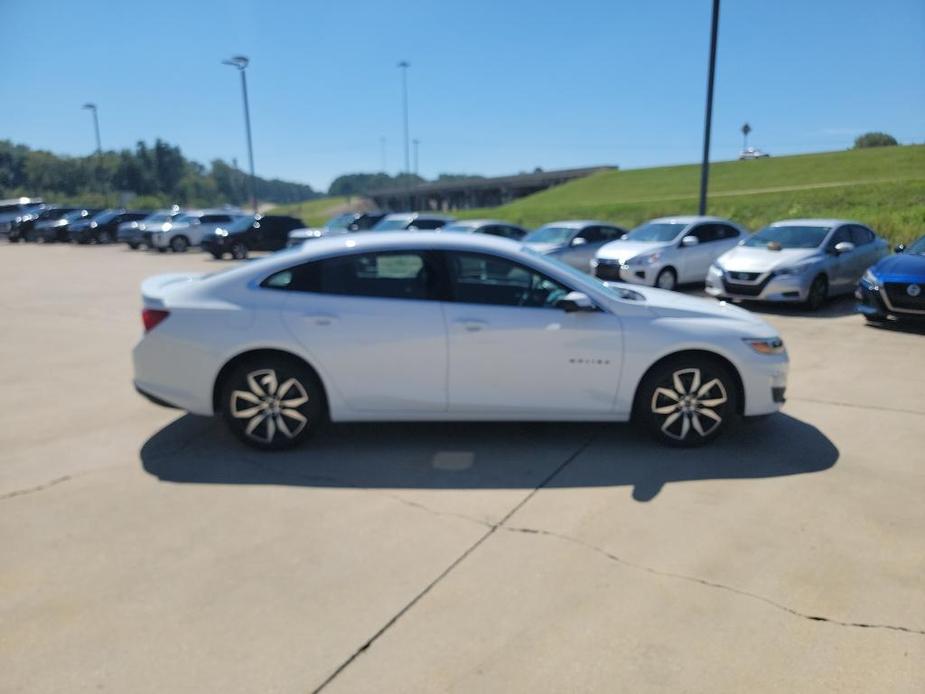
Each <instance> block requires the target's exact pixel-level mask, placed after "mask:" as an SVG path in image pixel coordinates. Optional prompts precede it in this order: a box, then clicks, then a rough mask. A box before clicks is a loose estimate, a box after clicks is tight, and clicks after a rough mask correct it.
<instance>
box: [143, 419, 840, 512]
mask: <svg viewBox="0 0 925 694" xmlns="http://www.w3.org/2000/svg"><path fill="white" fill-rule="evenodd" d="M838 455H839V453H838V449H837V448H836V447H835V446H834V445H833V444H832V442H831V441H829V439H828V438H826V436H825V435H824V434H822V433H821V432H820V431H819V430H818V429H816V428H815V427H813V426H811V425H810V424H807V423H805V422H802V421H800V420H798V419H794V418H793V417H790V416H787V415H785V414H777V415H773V416H770V417H767V418H764V419H762V420H759V421H755V422H743V423H741V424H739V425H738V426H736V427H734V428H732V430H731V431H729V432H727V433H726V434H725V435H724V436H722V437H721V438H720V439H718V440H716V441H715V442H713V443H712V444H709V445H707V446H704V447H702V448H695V449H676V448H667V447H664V446H661V445H659V444H657V443H655V442H654V441H653V440H652V439H650V438H649V437H648V436H647V435H645V434H644V433H643V432H640V431H638V430H637V429H636V428H635V427H632V426H630V425H626V424H609V423H608V424H574V423H561V424H560V423H526V424H521V423H389V424H380V423H375V424H365V423H364V424H336V425H330V426H329V427H327V428H326V429H325V430H324V431H322V432H319V433H318V435H317V436H315V437H314V438H313V439H311V440H310V441H308V442H307V443H306V444H304V445H303V446H301V447H299V448H297V449H295V450H291V451H285V452H279V453H263V452H260V451H255V450H252V449H250V448H247V447H245V446H244V445H243V444H241V443H240V442H238V441H237V439H234V438H233V437H232V436H231V434H230V433H228V432H227V431H226V429H225V427H224V425H223V423H222V422H221V421H219V420H218V419H210V418H205V417H195V416H192V415H184V416H182V417H180V418H179V419H177V420H175V421H173V422H172V423H170V424H169V425H167V426H166V427H164V428H163V429H162V430H160V431H159V432H157V433H156V434H154V435H153V436H152V437H151V438H150V439H149V440H148V441H147V442H146V443H145V444H144V446H143V447H142V449H141V461H142V464H143V466H144V469H145V470H146V471H147V472H148V473H150V474H151V475H153V476H155V477H157V478H158V479H160V480H163V481H167V482H178V483H194V484H196V483H199V484H249V485H259V484H269V485H288V486H305V487H353V488H381V489H517V488H523V489H531V488H534V487H536V486H538V485H540V484H541V483H542V482H543V480H545V479H546V478H547V477H549V475H550V474H552V473H553V472H554V471H555V470H556V468H558V467H559V466H560V465H562V463H563V462H564V461H566V460H570V459H571V460H570V462H569V463H568V464H567V465H566V466H565V467H564V468H563V469H562V470H561V471H559V472H558V473H557V474H556V475H555V476H553V478H552V479H551V480H550V481H549V482H548V484H547V485H546V486H547V488H557V487H559V488H574V487H604V486H630V487H632V488H633V498H634V499H636V500H637V501H650V500H651V499H653V498H655V496H656V495H657V494H658V493H659V491H660V490H661V489H662V487H663V486H664V485H665V484H668V483H673V482H684V481H689V480H707V479H755V478H766V477H780V476H786V475H799V474H806V473H812V472H820V471H822V470H826V469H828V468H830V467H832V466H833V465H834V464H835V463H836V461H837V460H838Z"/></svg>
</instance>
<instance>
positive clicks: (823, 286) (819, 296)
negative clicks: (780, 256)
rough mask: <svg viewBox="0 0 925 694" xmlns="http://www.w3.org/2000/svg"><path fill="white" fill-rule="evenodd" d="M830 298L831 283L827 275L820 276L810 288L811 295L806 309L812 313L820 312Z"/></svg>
mask: <svg viewBox="0 0 925 694" xmlns="http://www.w3.org/2000/svg"><path fill="white" fill-rule="evenodd" d="M828 296H829V281H828V280H827V279H826V277H825V275H819V276H818V277H817V278H816V279H814V280H813V283H812V284H811V285H810V286H809V294H808V295H807V297H806V308H808V309H809V310H810V311H818V310H819V309H820V308H822V305H823V304H824V303H825V300H826V299H827V298H828Z"/></svg>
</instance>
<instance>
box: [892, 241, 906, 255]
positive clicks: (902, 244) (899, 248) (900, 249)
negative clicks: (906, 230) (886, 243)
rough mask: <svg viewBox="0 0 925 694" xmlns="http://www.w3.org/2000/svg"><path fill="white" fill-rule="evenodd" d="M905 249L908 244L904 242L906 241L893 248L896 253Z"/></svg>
mask: <svg viewBox="0 0 925 694" xmlns="http://www.w3.org/2000/svg"><path fill="white" fill-rule="evenodd" d="M904 250H906V244H904V243H900V244H897V245H896V246H895V247H894V248H893V252H894V253H902V252H903V251H904Z"/></svg>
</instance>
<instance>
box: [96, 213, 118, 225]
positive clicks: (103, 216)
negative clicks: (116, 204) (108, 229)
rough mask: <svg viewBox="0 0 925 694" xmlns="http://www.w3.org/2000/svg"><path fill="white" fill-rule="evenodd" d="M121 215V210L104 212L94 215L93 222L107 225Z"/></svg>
mask: <svg viewBox="0 0 925 694" xmlns="http://www.w3.org/2000/svg"><path fill="white" fill-rule="evenodd" d="M120 214H122V213H121V212H120V211H119V210H103V211H102V212H99V213H97V214H95V215H93V221H94V222H96V223H97V224H105V223H106V222H108V221H111V220H112V219H114V218H115V217H116V216H118V215H120Z"/></svg>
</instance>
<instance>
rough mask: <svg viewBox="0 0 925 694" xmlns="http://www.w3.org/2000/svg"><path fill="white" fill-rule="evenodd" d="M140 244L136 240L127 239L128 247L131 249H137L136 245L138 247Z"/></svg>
mask: <svg viewBox="0 0 925 694" xmlns="http://www.w3.org/2000/svg"><path fill="white" fill-rule="evenodd" d="M140 245H141V244H140V243H138V242H136V241H129V242H128V247H129V248H131V249H132V250H133V251H137V250H138V247H139V246H140Z"/></svg>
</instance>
